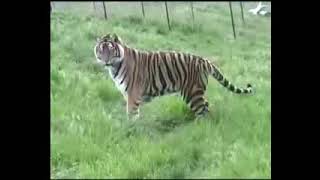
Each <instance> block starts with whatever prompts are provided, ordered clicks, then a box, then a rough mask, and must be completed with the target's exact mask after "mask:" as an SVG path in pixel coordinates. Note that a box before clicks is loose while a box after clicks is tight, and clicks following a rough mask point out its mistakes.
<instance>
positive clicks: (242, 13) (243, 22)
mask: <svg viewBox="0 0 320 180" xmlns="http://www.w3.org/2000/svg"><path fill="white" fill-rule="evenodd" d="M240 8H241V17H242V23H243V24H245V21H244V16H243V7H242V1H240Z"/></svg>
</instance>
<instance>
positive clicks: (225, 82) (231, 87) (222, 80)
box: [209, 63, 253, 94]
mask: <svg viewBox="0 0 320 180" xmlns="http://www.w3.org/2000/svg"><path fill="white" fill-rule="evenodd" d="M209 69H211V70H212V71H211V72H212V73H211V74H212V76H213V77H214V78H215V79H217V80H218V82H219V83H220V84H221V85H223V86H224V87H225V88H227V89H229V90H230V91H231V92H233V93H237V94H251V93H252V92H253V90H252V86H251V84H247V87H246V88H239V87H236V86H235V85H233V84H232V83H231V82H230V81H228V79H227V78H225V77H224V76H223V75H222V73H221V71H220V70H219V69H218V68H217V67H216V66H215V65H213V64H211V63H210V68H209Z"/></svg>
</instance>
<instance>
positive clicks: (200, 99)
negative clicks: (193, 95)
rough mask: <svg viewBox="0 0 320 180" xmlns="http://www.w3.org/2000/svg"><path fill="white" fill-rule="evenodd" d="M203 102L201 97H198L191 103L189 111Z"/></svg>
mask: <svg viewBox="0 0 320 180" xmlns="http://www.w3.org/2000/svg"><path fill="white" fill-rule="evenodd" d="M201 101H203V97H202V96H201V97H198V98H197V99H195V100H194V101H192V102H191V109H192V108H193V107H194V106H195V105H197V104H198V103H199V102H201Z"/></svg>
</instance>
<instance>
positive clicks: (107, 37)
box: [103, 33, 111, 39]
mask: <svg viewBox="0 0 320 180" xmlns="http://www.w3.org/2000/svg"><path fill="white" fill-rule="evenodd" d="M103 39H111V34H110V33H108V34H106V35H105V36H103Z"/></svg>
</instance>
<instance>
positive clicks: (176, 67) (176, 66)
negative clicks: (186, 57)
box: [171, 53, 182, 86]
mask: <svg viewBox="0 0 320 180" xmlns="http://www.w3.org/2000/svg"><path fill="white" fill-rule="evenodd" d="M171 58H172V59H173V61H172V64H173V67H174V69H175V70H177V73H178V79H177V80H178V81H180V86H181V85H182V77H181V72H180V70H179V67H178V62H177V61H178V60H177V59H176V57H175V54H174V53H172V57H171Z"/></svg>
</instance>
